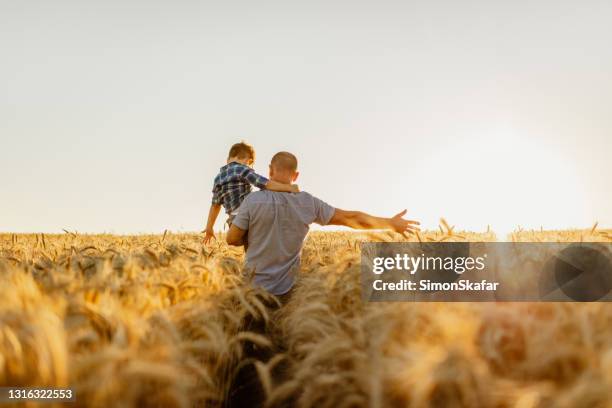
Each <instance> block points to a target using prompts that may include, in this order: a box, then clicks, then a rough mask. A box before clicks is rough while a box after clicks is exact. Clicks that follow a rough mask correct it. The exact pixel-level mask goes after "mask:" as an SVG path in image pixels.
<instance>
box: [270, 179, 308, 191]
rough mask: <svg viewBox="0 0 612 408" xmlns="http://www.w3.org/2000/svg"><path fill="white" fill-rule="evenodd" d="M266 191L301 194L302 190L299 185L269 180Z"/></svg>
mask: <svg viewBox="0 0 612 408" xmlns="http://www.w3.org/2000/svg"><path fill="white" fill-rule="evenodd" d="M266 190H270V191H280V192H281V193H299V192H300V188H299V187H298V185H297V184H284V183H279V182H278V181H274V180H268V182H267V183H266Z"/></svg>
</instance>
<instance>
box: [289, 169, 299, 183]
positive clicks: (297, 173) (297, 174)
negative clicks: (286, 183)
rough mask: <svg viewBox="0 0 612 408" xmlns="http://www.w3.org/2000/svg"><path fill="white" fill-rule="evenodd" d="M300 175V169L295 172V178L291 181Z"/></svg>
mask: <svg viewBox="0 0 612 408" xmlns="http://www.w3.org/2000/svg"><path fill="white" fill-rule="evenodd" d="M299 175H300V172H299V171H296V172H295V174H293V180H291V181H295V180H297V178H298V176H299Z"/></svg>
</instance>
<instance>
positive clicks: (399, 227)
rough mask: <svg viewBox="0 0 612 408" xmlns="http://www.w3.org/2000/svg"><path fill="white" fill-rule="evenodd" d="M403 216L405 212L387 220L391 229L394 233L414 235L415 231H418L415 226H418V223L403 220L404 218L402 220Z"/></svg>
mask: <svg viewBox="0 0 612 408" xmlns="http://www.w3.org/2000/svg"><path fill="white" fill-rule="evenodd" d="M404 215H406V210H404V211H402V212H400V213H397V214H396V215H394V216H393V217H392V218H391V219H390V220H389V222H390V224H391V229H392V230H393V231H395V232H399V233H400V234H405V233H409V234H414V232H415V231H419V228H418V227H417V225H419V222H418V221H413V220H405V219H404V218H402V217H403V216H404Z"/></svg>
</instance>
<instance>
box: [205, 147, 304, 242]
mask: <svg viewBox="0 0 612 408" xmlns="http://www.w3.org/2000/svg"><path fill="white" fill-rule="evenodd" d="M254 162H255V150H254V149H253V146H251V145H248V144H246V143H244V142H241V143H236V144H234V145H233V146H232V148H231V149H230V151H229V155H228V158H227V164H226V165H225V166H223V167H221V169H220V170H219V174H217V177H215V182H214V185H213V191H212V193H213V198H212V204H211V205H210V210H209V212H208V222H207V223H206V230H205V231H204V243H205V244H206V243H208V242H209V241H210V240H211V239H212V238H214V237H215V233H214V231H213V226H214V225H215V221H216V220H217V217H218V216H219V211H220V210H221V206H223V208H225V212H226V213H227V215H228V219H227V223H228V225H231V224H232V220H233V219H234V217H235V216H236V214H238V208H239V207H240V204H242V201H243V200H244V199H245V197H246V196H247V194H249V193H250V192H251V185H254V186H255V187H259V188H260V189H266V190H270V191H281V192H287V193H298V192H299V189H298V186H297V185H295V184H293V185H290V184H282V183H278V182H276V181H272V180H268V179H267V178H265V177H263V176H260V175H259V174H257V173H255V171H254V170H253V169H252V167H251V166H253V163H254Z"/></svg>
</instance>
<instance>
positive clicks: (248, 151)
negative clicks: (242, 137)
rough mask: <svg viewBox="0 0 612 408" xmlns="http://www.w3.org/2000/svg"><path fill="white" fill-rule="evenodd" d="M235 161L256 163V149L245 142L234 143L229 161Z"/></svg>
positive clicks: (248, 163)
mask: <svg viewBox="0 0 612 408" xmlns="http://www.w3.org/2000/svg"><path fill="white" fill-rule="evenodd" d="M233 161H236V162H238V163H242V164H245V165H247V166H252V165H253V163H255V149H253V146H251V145H250V144H248V143H245V142H240V143H236V144H234V145H233V146H232V147H231V148H230V151H229V154H228V155H227V162H228V163H230V162H233Z"/></svg>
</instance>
